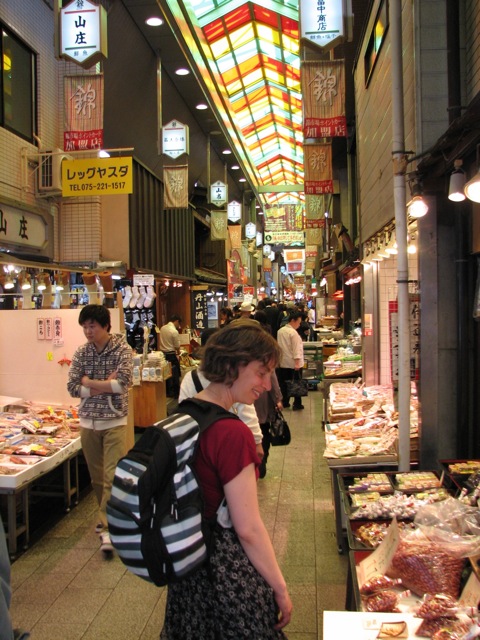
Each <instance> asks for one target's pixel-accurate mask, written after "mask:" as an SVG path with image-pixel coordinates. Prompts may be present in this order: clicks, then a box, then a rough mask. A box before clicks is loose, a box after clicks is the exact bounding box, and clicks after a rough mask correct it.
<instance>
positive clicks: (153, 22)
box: [145, 16, 163, 27]
mask: <svg viewBox="0 0 480 640" xmlns="http://www.w3.org/2000/svg"><path fill="white" fill-rule="evenodd" d="M145 24H148V26H149V27H160V26H162V24H163V20H162V19H161V18H159V17H158V16H152V17H151V18H147V19H146V20H145Z"/></svg>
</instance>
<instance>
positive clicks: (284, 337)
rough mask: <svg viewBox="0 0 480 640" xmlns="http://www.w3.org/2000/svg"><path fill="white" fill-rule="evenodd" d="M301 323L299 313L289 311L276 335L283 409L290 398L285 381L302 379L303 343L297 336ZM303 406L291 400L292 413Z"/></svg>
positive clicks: (298, 400)
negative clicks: (284, 323)
mask: <svg viewBox="0 0 480 640" xmlns="http://www.w3.org/2000/svg"><path fill="white" fill-rule="evenodd" d="M301 322H302V313H301V312H300V311H295V310H294V311H291V312H290V313H289V316H288V322H287V324H286V325H284V326H283V327H281V328H280V329H279V330H278V333H277V342H278V346H279V347H280V366H279V368H278V369H277V378H278V383H279V385H280V389H281V391H282V403H283V406H284V407H285V408H288V407H289V406H290V396H289V395H288V391H287V380H293V378H294V376H298V377H300V378H301V377H302V368H303V363H304V356H303V341H302V339H301V337H300V336H299V334H298V329H299V327H300V324H301ZM303 408H304V406H303V404H302V399H301V398H300V397H296V398H294V400H293V407H292V409H293V411H300V410H301V409H303Z"/></svg>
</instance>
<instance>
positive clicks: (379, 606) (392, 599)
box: [365, 590, 398, 613]
mask: <svg viewBox="0 0 480 640" xmlns="http://www.w3.org/2000/svg"><path fill="white" fill-rule="evenodd" d="M397 606H398V593H395V591H390V590H384V591H377V592H376V593H373V594H372V595H371V596H368V598H366V600H365V609H366V610H367V611H371V612H373V611H376V612H380V611H384V612H388V613H393V612H395V611H398V608H397Z"/></svg>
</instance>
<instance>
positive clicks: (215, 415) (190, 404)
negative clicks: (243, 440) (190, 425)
mask: <svg viewBox="0 0 480 640" xmlns="http://www.w3.org/2000/svg"><path fill="white" fill-rule="evenodd" d="M178 413H186V414H187V415H189V416H190V417H191V418H193V419H194V420H196V421H197V422H198V424H199V427H200V433H201V432H202V431H205V429H207V428H208V427H209V426H210V425H211V424H213V423H214V422H216V421H217V420H220V419H221V418H230V419H231V418H233V419H235V420H240V418H239V417H238V416H237V415H235V414H234V413H231V412H230V411H227V410H226V409H222V407H219V406H218V405H217V404H213V402H207V401H205V400H197V399H196V398H188V399H187V400H183V401H182V402H181V403H180V404H179V405H178Z"/></svg>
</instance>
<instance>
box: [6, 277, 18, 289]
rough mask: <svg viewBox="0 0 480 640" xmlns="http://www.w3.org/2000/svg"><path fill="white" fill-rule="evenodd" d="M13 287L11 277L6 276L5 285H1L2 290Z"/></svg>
mask: <svg viewBox="0 0 480 640" xmlns="http://www.w3.org/2000/svg"><path fill="white" fill-rule="evenodd" d="M14 286H15V284H14V282H13V280H12V276H11V275H10V274H8V275H7V277H6V278H5V284H4V285H3V288H4V289H13V287H14Z"/></svg>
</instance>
